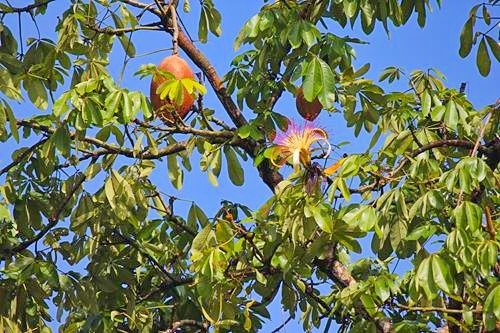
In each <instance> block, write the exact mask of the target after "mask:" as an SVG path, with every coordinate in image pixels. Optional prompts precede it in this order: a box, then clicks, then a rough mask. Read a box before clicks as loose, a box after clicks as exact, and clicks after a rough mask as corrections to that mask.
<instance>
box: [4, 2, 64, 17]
mask: <svg viewBox="0 0 500 333" xmlns="http://www.w3.org/2000/svg"><path fill="white" fill-rule="evenodd" d="M54 1H55V0H46V1H43V2H40V3H34V4H31V5H28V6H25V7H9V9H3V10H2V9H0V14H9V13H22V12H29V11H31V10H32V9H35V8H38V7H42V6H45V5H47V4H49V3H51V2H54Z"/></svg>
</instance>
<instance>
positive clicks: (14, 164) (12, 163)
mask: <svg viewBox="0 0 500 333" xmlns="http://www.w3.org/2000/svg"><path fill="white" fill-rule="evenodd" d="M48 139H49V138H45V139H42V140H40V141H38V142H37V143H35V144H34V145H33V146H31V147H29V148H27V149H26V150H25V151H23V152H22V153H21V154H19V155H18V156H17V157H16V158H15V159H14V160H13V161H12V162H11V163H10V164H8V165H7V166H5V167H4V168H2V170H0V176H1V175H3V174H4V173H7V172H9V170H10V169H12V168H13V167H15V166H16V165H17V164H19V162H21V161H22V160H23V159H24V158H25V157H27V156H28V155H30V154H31V153H33V152H34V151H35V150H36V149H37V148H38V147H40V146H41V145H43V144H44V143H45V142H47V140H48Z"/></svg>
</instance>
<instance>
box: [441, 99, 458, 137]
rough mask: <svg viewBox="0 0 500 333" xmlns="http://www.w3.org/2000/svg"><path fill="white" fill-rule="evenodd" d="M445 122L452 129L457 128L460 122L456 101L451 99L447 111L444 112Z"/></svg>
mask: <svg viewBox="0 0 500 333" xmlns="http://www.w3.org/2000/svg"><path fill="white" fill-rule="evenodd" d="M444 123H445V124H446V125H447V126H448V127H449V128H451V129H454V130H455V129H456V128H457V124H458V112H457V108H456V106H455V102H454V101H452V100H450V101H449V102H448V104H446V111H445V113H444Z"/></svg>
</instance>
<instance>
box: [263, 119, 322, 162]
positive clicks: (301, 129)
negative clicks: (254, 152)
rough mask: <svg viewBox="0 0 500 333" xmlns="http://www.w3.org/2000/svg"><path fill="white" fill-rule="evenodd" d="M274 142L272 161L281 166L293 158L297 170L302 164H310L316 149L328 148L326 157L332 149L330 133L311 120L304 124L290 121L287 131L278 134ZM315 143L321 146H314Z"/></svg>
mask: <svg viewBox="0 0 500 333" xmlns="http://www.w3.org/2000/svg"><path fill="white" fill-rule="evenodd" d="M274 143H275V146H274V147H273V152H272V155H271V162H272V163H273V164H274V165H275V166H277V167H281V166H283V165H284V164H285V163H286V162H287V161H289V160H290V158H291V163H292V165H293V167H294V169H295V170H297V169H299V168H300V165H301V164H302V165H304V166H308V165H309V164H310V163H311V155H312V153H313V152H314V151H316V150H323V151H324V150H325V148H326V152H324V154H323V155H324V156H325V157H326V156H328V155H329V154H330V151H331V145H330V143H329V142H328V134H327V133H326V132H325V131H324V130H323V129H321V128H319V127H317V126H315V125H314V124H313V123H311V122H307V123H305V124H304V125H303V126H300V125H298V124H296V123H294V122H290V124H289V125H288V129H287V131H286V132H283V133H280V134H278V135H277V136H276V139H275V140H274ZM315 143H317V144H318V146H319V147H313V145H314V144H315ZM321 143H323V145H321ZM325 146H326V147H325Z"/></svg>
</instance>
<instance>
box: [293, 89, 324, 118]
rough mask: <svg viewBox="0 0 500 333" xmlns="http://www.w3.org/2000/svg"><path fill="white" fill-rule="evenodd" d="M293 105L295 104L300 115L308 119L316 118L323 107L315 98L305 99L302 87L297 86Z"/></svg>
mask: <svg viewBox="0 0 500 333" xmlns="http://www.w3.org/2000/svg"><path fill="white" fill-rule="evenodd" d="M295 105H296V106H297V110H298V111H299V114H300V115H301V117H302V118H304V119H305V120H309V121H313V120H314V119H316V118H317V117H318V115H319V113H320V112H321V109H323V105H321V103H320V102H319V100H318V99H317V98H316V99H315V100H314V101H312V102H309V101H307V100H306V98H305V97H304V92H303V91H302V88H299V89H298V91H297V97H296V98H295Z"/></svg>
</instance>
